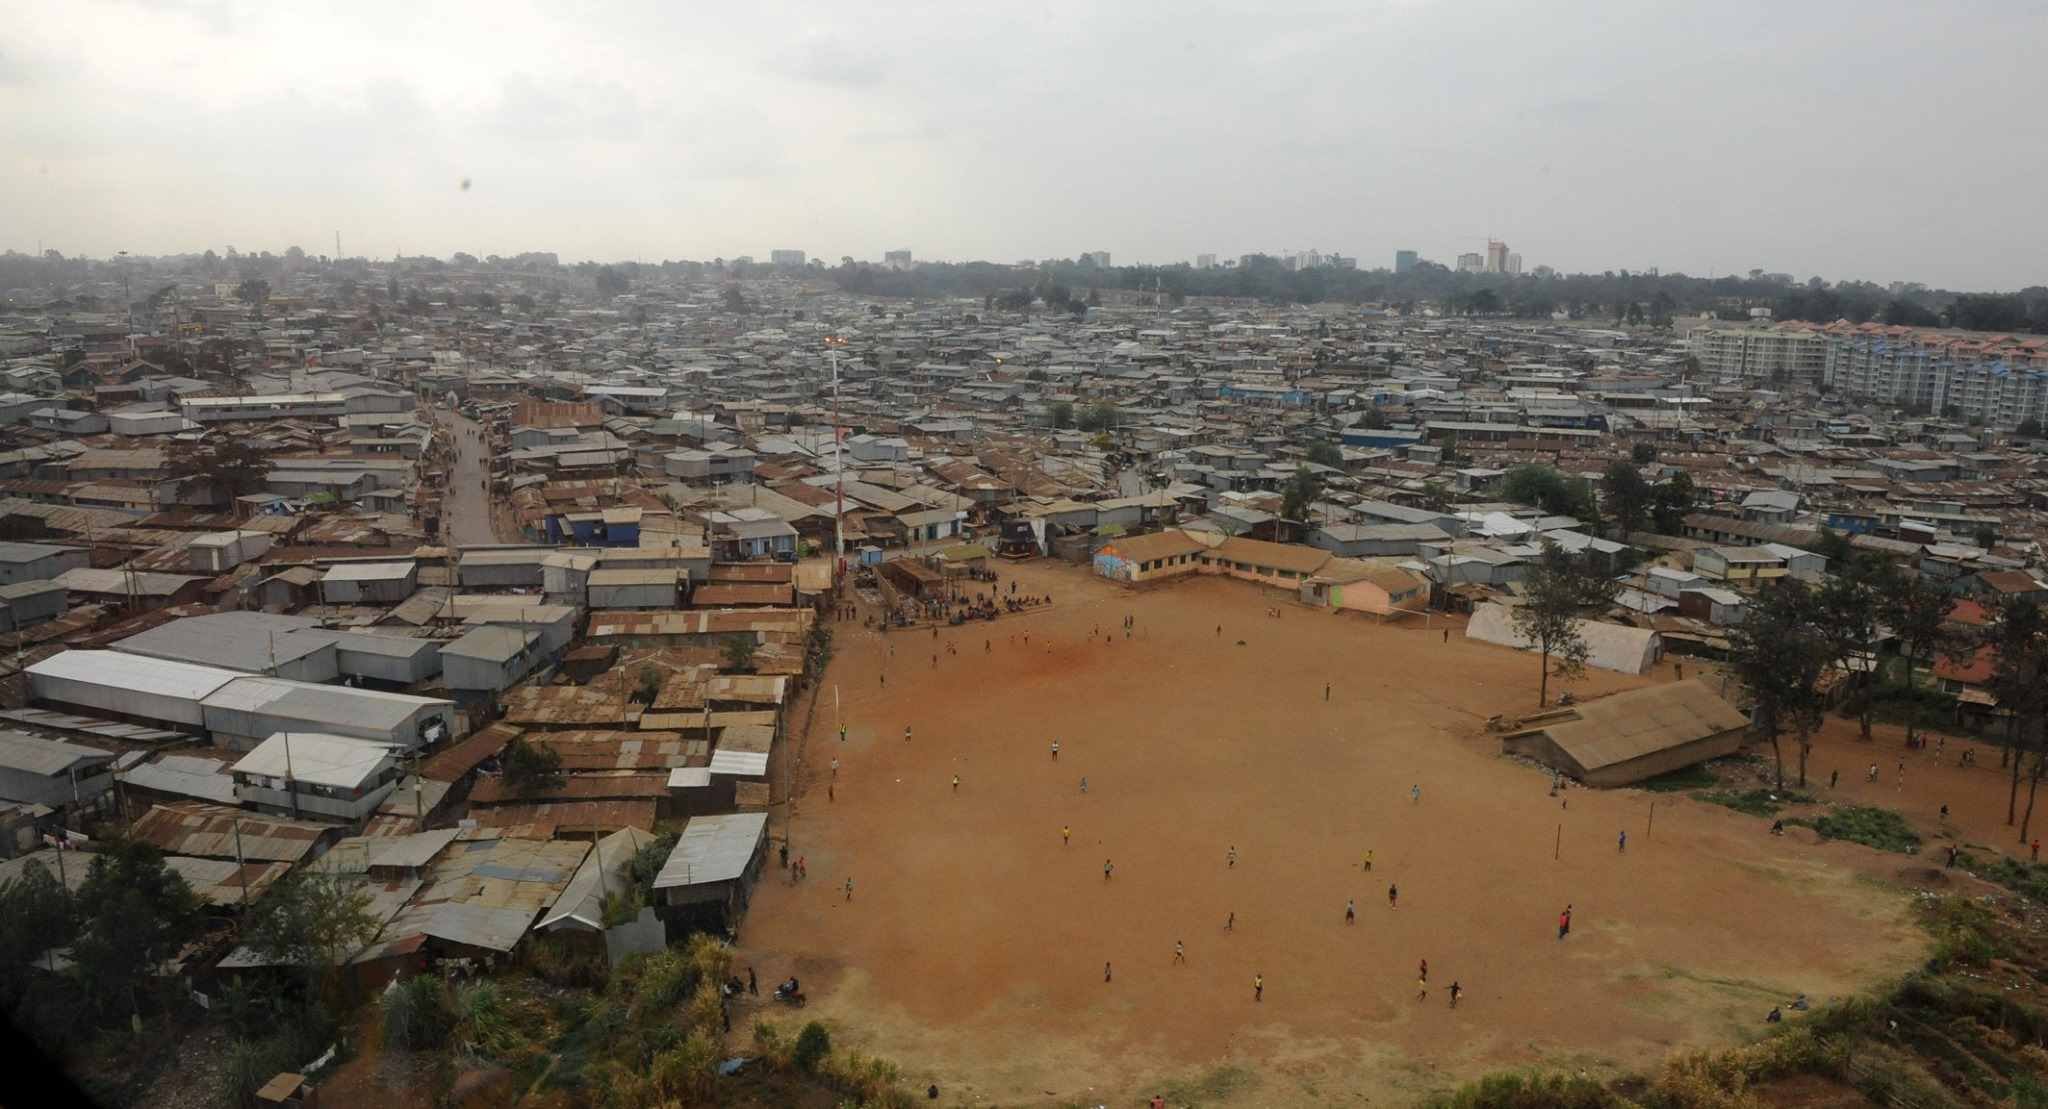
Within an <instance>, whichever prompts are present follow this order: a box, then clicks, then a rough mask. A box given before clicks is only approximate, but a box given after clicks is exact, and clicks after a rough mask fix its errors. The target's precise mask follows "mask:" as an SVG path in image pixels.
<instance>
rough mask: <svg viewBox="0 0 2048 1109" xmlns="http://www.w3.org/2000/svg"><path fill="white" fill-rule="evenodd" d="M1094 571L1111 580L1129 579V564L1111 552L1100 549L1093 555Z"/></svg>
mask: <svg viewBox="0 0 2048 1109" xmlns="http://www.w3.org/2000/svg"><path fill="white" fill-rule="evenodd" d="M1095 572H1096V573H1098V574H1100V575H1102V576H1103V577H1105V578H1108V579H1109V580H1111V581H1129V580H1131V564H1130V563H1129V562H1127V561H1125V560H1123V559H1121V558H1118V557H1117V556H1115V555H1113V554H1105V553H1102V552H1100V551H1098V552H1096V555H1095Z"/></svg>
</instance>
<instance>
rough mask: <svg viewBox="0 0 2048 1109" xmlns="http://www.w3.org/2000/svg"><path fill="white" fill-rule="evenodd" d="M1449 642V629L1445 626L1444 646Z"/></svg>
mask: <svg viewBox="0 0 2048 1109" xmlns="http://www.w3.org/2000/svg"><path fill="white" fill-rule="evenodd" d="M1450 642H1451V629H1449V628H1445V629H1444V644H1445V645H1446V646H1448V645H1449V644H1450Z"/></svg>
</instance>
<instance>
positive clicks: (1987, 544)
mask: <svg viewBox="0 0 2048 1109" xmlns="http://www.w3.org/2000/svg"><path fill="white" fill-rule="evenodd" d="M1970 540H1971V541H1972V542H1974V543H1976V544H1977V545H1978V546H1979V547H1982V548H1984V549H1985V550H1987V551H1988V550H1990V549H1991V548H1993V547H1996V546H1998V529H1997V528H1995V527H1992V526H1991V525H1990V524H1979V525H1977V527H1976V528H1975V529H1974V530H1972V531H1971V532H1970Z"/></svg>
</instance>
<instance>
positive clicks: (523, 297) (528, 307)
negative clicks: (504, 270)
mask: <svg viewBox="0 0 2048 1109" xmlns="http://www.w3.org/2000/svg"><path fill="white" fill-rule="evenodd" d="M506 301H507V303H509V304H511V305H512V307H514V308H517V309H519V310H520V311H521V312H531V311H533V309H534V306H535V304H536V302H535V300H534V299H533V294H531V293H513V294H512V295H511V296H510V297H507V298H506Z"/></svg>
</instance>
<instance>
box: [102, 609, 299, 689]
mask: <svg viewBox="0 0 2048 1109" xmlns="http://www.w3.org/2000/svg"><path fill="white" fill-rule="evenodd" d="M333 641H334V637H333V635H332V633H329V632H325V631H322V630H320V626H319V623H318V621H314V620H306V619H301V618H299V617H296V616H273V615H270V614H269V613H263V612H220V613H212V614H209V615H205V616H188V617H186V618H184V619H182V620H173V621H171V622H170V623H168V624H164V625H162V626H160V627H155V628H151V629H149V630H148V631H145V632H138V633H136V634H135V635H131V636H129V637H128V638H126V639H123V640H121V641H120V642H118V643H115V644H114V649H115V650H117V651H121V652H124V653H126V654H131V655H148V656H150V657H151V658H160V659H170V660H173V661H178V662H196V663H200V664H202V665H208V666H219V667H223V668H225V669H229V670H240V671H242V672H244V673H248V674H261V673H264V672H265V671H269V670H272V669H273V668H274V667H276V666H277V665H278V664H280V663H286V662H295V661H297V660H298V659H301V658H305V657H306V656H308V655H312V654H317V653H318V652H320V651H322V650H325V649H326V648H327V646H328V645H329V644H330V643H332V642H333Z"/></svg>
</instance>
